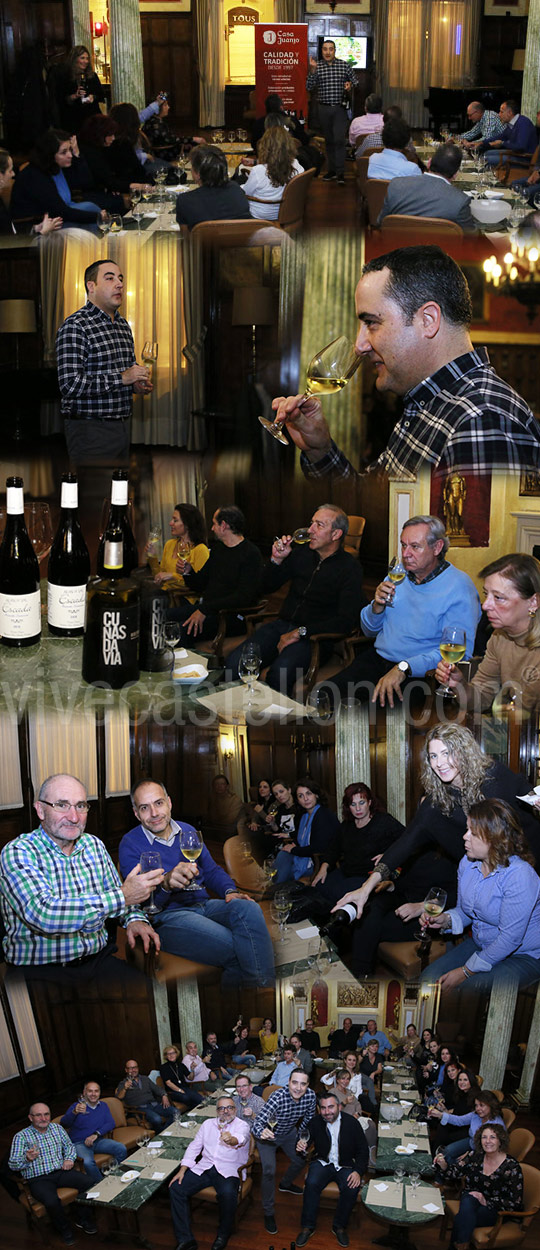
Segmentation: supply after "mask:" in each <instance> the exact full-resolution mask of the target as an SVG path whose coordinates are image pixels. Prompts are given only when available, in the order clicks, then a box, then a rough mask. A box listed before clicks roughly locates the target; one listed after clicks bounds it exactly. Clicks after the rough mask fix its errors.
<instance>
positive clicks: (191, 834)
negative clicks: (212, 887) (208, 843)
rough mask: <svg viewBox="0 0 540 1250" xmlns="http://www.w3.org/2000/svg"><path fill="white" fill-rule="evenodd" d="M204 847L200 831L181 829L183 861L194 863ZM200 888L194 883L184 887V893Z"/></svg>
mask: <svg viewBox="0 0 540 1250" xmlns="http://www.w3.org/2000/svg"><path fill="white" fill-rule="evenodd" d="M203 846H204V838H203V835H202V833H201V831H200V829H182V832H181V834H180V850H181V852H182V855H183V856H184V859H187V860H189V863H190V864H194V863H196V861H197V860H198V858H199V855H200V854H201V852H202V849H203ZM199 889H200V886H199V885H196V884H195V882H194V881H192V882H191V884H190V885H186V886H185V887H184V893H187V892H188V891H189V890H192V891H193V890H199Z"/></svg>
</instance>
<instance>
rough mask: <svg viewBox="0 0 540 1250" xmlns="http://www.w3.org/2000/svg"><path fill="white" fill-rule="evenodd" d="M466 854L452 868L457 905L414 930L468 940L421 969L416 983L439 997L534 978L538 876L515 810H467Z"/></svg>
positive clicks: (487, 802)
mask: <svg viewBox="0 0 540 1250" xmlns="http://www.w3.org/2000/svg"><path fill="white" fill-rule="evenodd" d="M463 843H464V847H465V855H464V857H463V859H462V860H461V861H460V864H459V868H458V897H457V905H456V907H454V908H453V909H452V910H451V911H449V912H443V913H442V914H441V915H439V916H428V915H427V913H424V914H423V915H422V916H421V918H420V923H421V924H424V925H425V924H428V923H429V924H430V925H431V927H432V928H434V929H436V930H438V931H439V932H443V933H446V932H450V933H452V934H462V933H463V932H464V929H465V928H467V927H468V925H469V924H472V935H471V937H467V938H465V940H464V941H463V942H462V943H461V944H460V945H458V946H453V947H451V949H450V950H449V951H447V953H446V955H442V956H441V958H440V959H436V960H435V963H433V964H430V967H429V971H428V970H427V969H426V970H425V971H424V973H423V974H422V978H421V980H424V981H426V980H429V982H430V983H432V984H433V983H434V982H435V983H437V984H438V985H440V986H441V989H442V990H443V991H445V992H446V991H448V990H453V989H457V988H459V989H460V990H461V993H462V994H463V993H465V994H467V993H469V994H470V993H473V994H478V993H479V992H480V991H485V990H491V988H492V986H493V985H494V984H496V985H506V984H514V985H518V986H519V987H520V988H524V987H526V986H527V985H534V984H536V983H537V982H538V981H539V980H540V878H539V877H538V873H537V872H535V870H534V868H533V866H532V856H531V854H530V852H529V851H528V849H527V846H526V843H525V839H524V837H523V833H522V829H521V826H520V824H519V821H518V819H517V816H516V814H515V812H513V811H512V808H511V807H510V806H509V805H508V803H504V802H502V801H501V800H500V799H482V800H481V801H480V802H478V803H474V804H473V805H472V806H471V807H470V808H469V812H468V819H467V828H466V831H465V834H464V836H463Z"/></svg>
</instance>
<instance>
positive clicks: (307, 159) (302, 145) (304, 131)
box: [242, 92, 324, 177]
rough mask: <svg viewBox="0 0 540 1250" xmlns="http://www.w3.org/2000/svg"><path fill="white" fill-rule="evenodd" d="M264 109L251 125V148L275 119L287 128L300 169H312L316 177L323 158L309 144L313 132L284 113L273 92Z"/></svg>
mask: <svg viewBox="0 0 540 1250" xmlns="http://www.w3.org/2000/svg"><path fill="white" fill-rule="evenodd" d="M264 107H265V114H264V117H256V118H255V121H254V122H252V125H251V142H252V144H253V147H254V148H255V149H256V148H257V144H258V142H259V139H262V137H263V134H264V132H265V130H268V129H269V127H270V126H271V125H274V124H275V119H276V118H277V120H278V121H279V123H280V124H281V125H282V126H286V127H287V130H288V131H289V134H290V135H292V137H293V139H294V142H295V154H296V159H297V161H298V162H299V164H300V165H301V166H302V169H314V170H315V177H317V175H318V173H319V171H320V169H321V167H322V164H323V162H324V157H323V155H322V152H320V151H319V149H318V147H316V146H315V144H314V143H310V142H309V140H310V138H311V136H312V134H313V131H311V130H308V128H307V126H306V125H305V123H302V122H300V121H298V118H297V117H295V116H293V115H291V114H289V113H287V112H286V111H285V105H284V103H283V100H282V99H281V96H279V95H277V94H276V93H275V92H271V93H270V95H268V96H267V97H266V100H265V102H264ZM242 159H244V157H242Z"/></svg>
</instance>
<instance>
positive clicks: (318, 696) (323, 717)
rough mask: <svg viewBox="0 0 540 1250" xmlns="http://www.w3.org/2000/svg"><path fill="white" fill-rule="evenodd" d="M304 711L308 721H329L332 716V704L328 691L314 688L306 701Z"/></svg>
mask: <svg viewBox="0 0 540 1250" xmlns="http://www.w3.org/2000/svg"><path fill="white" fill-rule="evenodd" d="M306 711H307V714H308V716H309V718H310V720H315V721H322V722H323V724H324V723H325V722H326V721H331V720H332V716H333V709H332V703H331V700H330V695H329V692H328V690H323V689H322V688H319V689H317V687H314V689H313V690H310V692H309V694H308V697H307V699H306Z"/></svg>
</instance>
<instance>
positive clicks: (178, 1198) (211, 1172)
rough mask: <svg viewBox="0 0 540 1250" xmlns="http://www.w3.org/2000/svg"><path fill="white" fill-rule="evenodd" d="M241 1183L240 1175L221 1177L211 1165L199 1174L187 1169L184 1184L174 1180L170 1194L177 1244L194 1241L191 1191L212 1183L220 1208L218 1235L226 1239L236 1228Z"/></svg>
mask: <svg viewBox="0 0 540 1250" xmlns="http://www.w3.org/2000/svg"><path fill="white" fill-rule="evenodd" d="M239 1184H240V1182H239V1180H238V1177H237V1176H222V1175H221V1173H220V1172H218V1171H217V1170H216V1168H214V1167H212V1168H208V1169H207V1170H206V1172H202V1173H201V1175H200V1176H197V1174H196V1173H195V1172H190V1171H187V1172H184V1176H183V1178H182V1183H181V1185H179V1184H178V1181H174V1184H172V1185H171V1187H170V1189H169V1194H170V1199H171V1214H172V1222H173V1226H174V1232H175V1236H176V1240H177V1242H178V1245H180V1246H182V1245H183V1244H184V1242H186V1241H191V1240H192V1238H193V1233H192V1231H191V1222H190V1218H189V1199H190V1198H191V1196H192V1194H198V1192H199V1190H200V1189H206V1186H207V1185H212V1186H213V1188H214V1189H215V1191H216V1194H217V1200H218V1210H219V1224H218V1230H217V1236H218V1237H223V1239H224V1240H225V1241H227V1240H228V1238H229V1237H230V1235H231V1233H232V1230H233V1227H234V1217H235V1215H236V1207H237V1204H238V1189H239Z"/></svg>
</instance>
